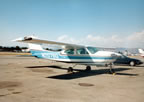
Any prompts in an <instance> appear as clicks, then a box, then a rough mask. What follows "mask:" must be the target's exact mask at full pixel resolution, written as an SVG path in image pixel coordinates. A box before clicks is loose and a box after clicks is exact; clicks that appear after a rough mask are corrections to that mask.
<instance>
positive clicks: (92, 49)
mask: <svg viewBox="0 0 144 102" xmlns="http://www.w3.org/2000/svg"><path fill="white" fill-rule="evenodd" d="M87 49H88V50H89V52H90V53H91V54H95V53H96V52H97V51H98V48H96V47H87Z"/></svg>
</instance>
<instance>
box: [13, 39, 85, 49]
mask: <svg viewBox="0 0 144 102" xmlns="http://www.w3.org/2000/svg"><path fill="white" fill-rule="evenodd" d="M13 41H16V42H24V43H34V44H51V45H60V46H63V47H64V48H65V49H66V48H82V47H85V46H82V45H77V44H69V43H62V42H56V41H47V40H41V39H38V38H36V37H33V36H28V37H24V38H18V39H15V40H13Z"/></svg>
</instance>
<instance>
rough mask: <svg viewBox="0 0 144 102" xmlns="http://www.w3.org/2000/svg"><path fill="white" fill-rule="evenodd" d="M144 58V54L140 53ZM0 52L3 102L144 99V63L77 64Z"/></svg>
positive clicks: (125, 101)
mask: <svg viewBox="0 0 144 102" xmlns="http://www.w3.org/2000/svg"><path fill="white" fill-rule="evenodd" d="M137 58H139V59H141V60H143V61H144V58H141V57H137ZM70 66H72V65H71V64H65V63H59V62H54V61H49V60H43V59H36V58H34V57H30V56H23V55H21V56H18V55H0V102H143V101H144V65H140V66H136V67H130V66H114V69H115V72H116V75H112V74H108V71H109V68H108V67H95V66H93V67H92V71H90V72H86V71H84V70H85V66H82V65H78V66H76V67H75V70H74V73H67V68H68V67H70Z"/></svg>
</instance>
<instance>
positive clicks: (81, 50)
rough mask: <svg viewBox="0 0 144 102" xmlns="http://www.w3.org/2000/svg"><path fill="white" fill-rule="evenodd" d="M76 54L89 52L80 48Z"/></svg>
mask: <svg viewBox="0 0 144 102" xmlns="http://www.w3.org/2000/svg"><path fill="white" fill-rule="evenodd" d="M76 54H79V55H81V54H88V52H87V51H86V50H85V49H84V48H80V49H77V50H76Z"/></svg>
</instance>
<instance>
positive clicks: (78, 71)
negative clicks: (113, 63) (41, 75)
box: [26, 65, 138, 80]
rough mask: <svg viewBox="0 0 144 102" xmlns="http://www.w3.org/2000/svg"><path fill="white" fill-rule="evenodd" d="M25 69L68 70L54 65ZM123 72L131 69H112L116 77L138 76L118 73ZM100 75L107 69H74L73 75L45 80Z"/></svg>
mask: <svg viewBox="0 0 144 102" xmlns="http://www.w3.org/2000/svg"><path fill="white" fill-rule="evenodd" d="M26 68H55V69H62V70H67V69H68V68H62V67H60V66H55V65H52V66H30V67H26ZM125 70H132V68H114V71H115V72H116V75H124V76H138V74H129V73H119V72H121V71H125ZM101 74H109V68H107V69H98V70H91V71H85V70H81V69H74V73H66V74H61V75H55V76H49V77H46V78H52V79H60V80H71V79H77V78H83V77H89V76H95V75H101Z"/></svg>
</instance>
